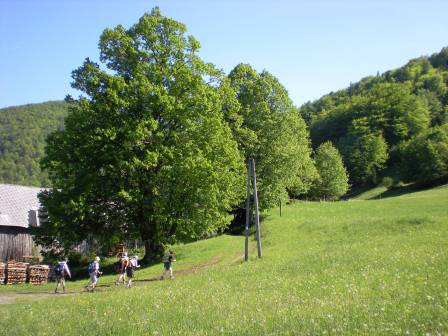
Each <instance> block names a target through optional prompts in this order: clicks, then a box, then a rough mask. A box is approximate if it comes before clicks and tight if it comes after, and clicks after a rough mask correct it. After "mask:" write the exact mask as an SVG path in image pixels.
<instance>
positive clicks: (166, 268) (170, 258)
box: [160, 250, 176, 280]
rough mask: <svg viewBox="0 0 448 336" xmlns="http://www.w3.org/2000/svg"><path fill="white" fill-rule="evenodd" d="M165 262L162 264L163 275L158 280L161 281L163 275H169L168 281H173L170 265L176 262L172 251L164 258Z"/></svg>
mask: <svg viewBox="0 0 448 336" xmlns="http://www.w3.org/2000/svg"><path fill="white" fill-rule="evenodd" d="M164 259H165V261H164V262H163V273H162V276H161V277H160V280H163V279H164V278H165V275H166V274H167V273H168V274H169V275H170V279H174V276H173V268H172V266H171V264H172V263H173V262H174V261H176V258H175V257H174V253H173V251H172V250H169V252H168V255H166V256H165V258H164Z"/></svg>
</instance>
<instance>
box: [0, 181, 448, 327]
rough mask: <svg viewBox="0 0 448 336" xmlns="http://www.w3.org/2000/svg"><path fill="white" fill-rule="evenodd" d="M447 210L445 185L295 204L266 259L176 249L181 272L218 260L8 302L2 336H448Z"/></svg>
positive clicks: (212, 247)
mask: <svg viewBox="0 0 448 336" xmlns="http://www.w3.org/2000/svg"><path fill="white" fill-rule="evenodd" d="M447 201H448V188H447V187H444V188H437V189H433V190H428V191H423V192H415V193H410V194H407V195H402V196H399V197H391V198H386V199H380V200H369V201H365V200H353V201H344V202H321V203H319V202H297V203H295V204H293V205H290V206H288V207H286V208H284V211H283V217H281V218H280V217H279V215H278V210H275V211H272V212H270V213H269V214H268V217H267V219H266V221H264V222H263V224H262V230H263V233H264V234H263V237H264V240H263V258H262V259H257V258H256V257H255V253H252V255H251V258H250V261H249V262H248V263H243V262H242V258H241V257H239V256H240V255H241V254H242V252H243V247H244V246H243V240H242V239H241V237H228V236H223V237H218V238H213V239H210V240H207V241H201V242H198V243H194V244H188V245H183V246H179V247H177V251H178V260H179V262H178V264H177V265H175V266H177V268H178V269H179V268H183V267H184V268H191V267H193V266H194V265H198V264H205V263H206V262H207V261H210V260H212V259H213V260H215V261H218V263H217V264H214V265H212V266H210V267H207V268H203V269H200V270H199V271H198V272H195V273H194V274H190V275H188V276H183V277H178V278H176V279H175V280H173V281H153V282H140V283H138V286H136V287H135V288H132V289H130V290H125V289H124V288H114V287H111V288H110V289H108V290H105V291H102V292H98V293H93V294H90V293H83V294H77V295H67V296H53V297H50V298H44V299H40V300H39V301H29V300H22V301H18V302H16V303H14V304H9V305H1V306H0V334H1V333H2V332H3V333H5V335H49V334H50V335H51V334H59V335H60V334H64V335H82V334H94V335H97V334H98V335H117V334H122V333H126V334H128V335H173V334H174V335H214V334H226V335H294V334H297V335H316V334H334V335H339V334H353V335H372V334H380V335H403V334H411V335H426V334H430V335H437V334H440V335H443V334H447V333H448V273H447V270H448V250H447V241H448V209H447V207H446V204H447ZM252 244H253V242H252ZM252 248H253V245H252ZM210 264H211V263H210ZM159 271H160V268H158V267H157V268H149V269H146V270H144V271H140V272H141V275H144V276H150V275H151V274H157V272H159ZM101 280H102V281H104V282H107V281H109V279H107V278H105V279H101ZM110 280H113V278H112V277H111V278H110ZM71 285H73V286H75V285H76V284H71ZM0 293H1V290H0Z"/></svg>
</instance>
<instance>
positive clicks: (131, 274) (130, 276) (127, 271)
mask: <svg viewBox="0 0 448 336" xmlns="http://www.w3.org/2000/svg"><path fill="white" fill-rule="evenodd" d="M126 275H127V276H128V278H132V277H133V276H134V270H133V269H132V268H130V267H129V268H126Z"/></svg>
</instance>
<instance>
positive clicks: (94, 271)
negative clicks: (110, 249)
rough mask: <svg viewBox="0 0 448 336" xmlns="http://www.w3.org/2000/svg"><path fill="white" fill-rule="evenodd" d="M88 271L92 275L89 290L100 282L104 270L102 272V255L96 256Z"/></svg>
mask: <svg viewBox="0 0 448 336" xmlns="http://www.w3.org/2000/svg"><path fill="white" fill-rule="evenodd" d="M88 272H89V275H90V281H89V284H88V285H87V290H91V291H93V290H94V289H95V287H96V283H97V282H98V278H99V276H100V275H101V274H103V272H100V257H98V256H97V257H95V260H94V261H92V262H91V263H90V264H89V268H88Z"/></svg>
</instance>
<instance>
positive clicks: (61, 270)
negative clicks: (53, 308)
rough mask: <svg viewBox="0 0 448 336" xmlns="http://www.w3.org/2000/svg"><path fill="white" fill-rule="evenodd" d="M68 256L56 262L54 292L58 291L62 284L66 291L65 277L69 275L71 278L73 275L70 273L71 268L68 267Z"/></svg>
mask: <svg viewBox="0 0 448 336" xmlns="http://www.w3.org/2000/svg"><path fill="white" fill-rule="evenodd" d="M67 262H68V258H67V257H65V258H64V260H63V261H59V262H58V263H57V264H56V267H55V268H54V273H55V275H56V289H55V290H54V293H55V294H56V293H58V289H59V286H60V285H62V290H63V291H64V293H65V277H66V276H68V277H69V278H71V277H72V275H71V274H70V270H69V269H68V265H67Z"/></svg>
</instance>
